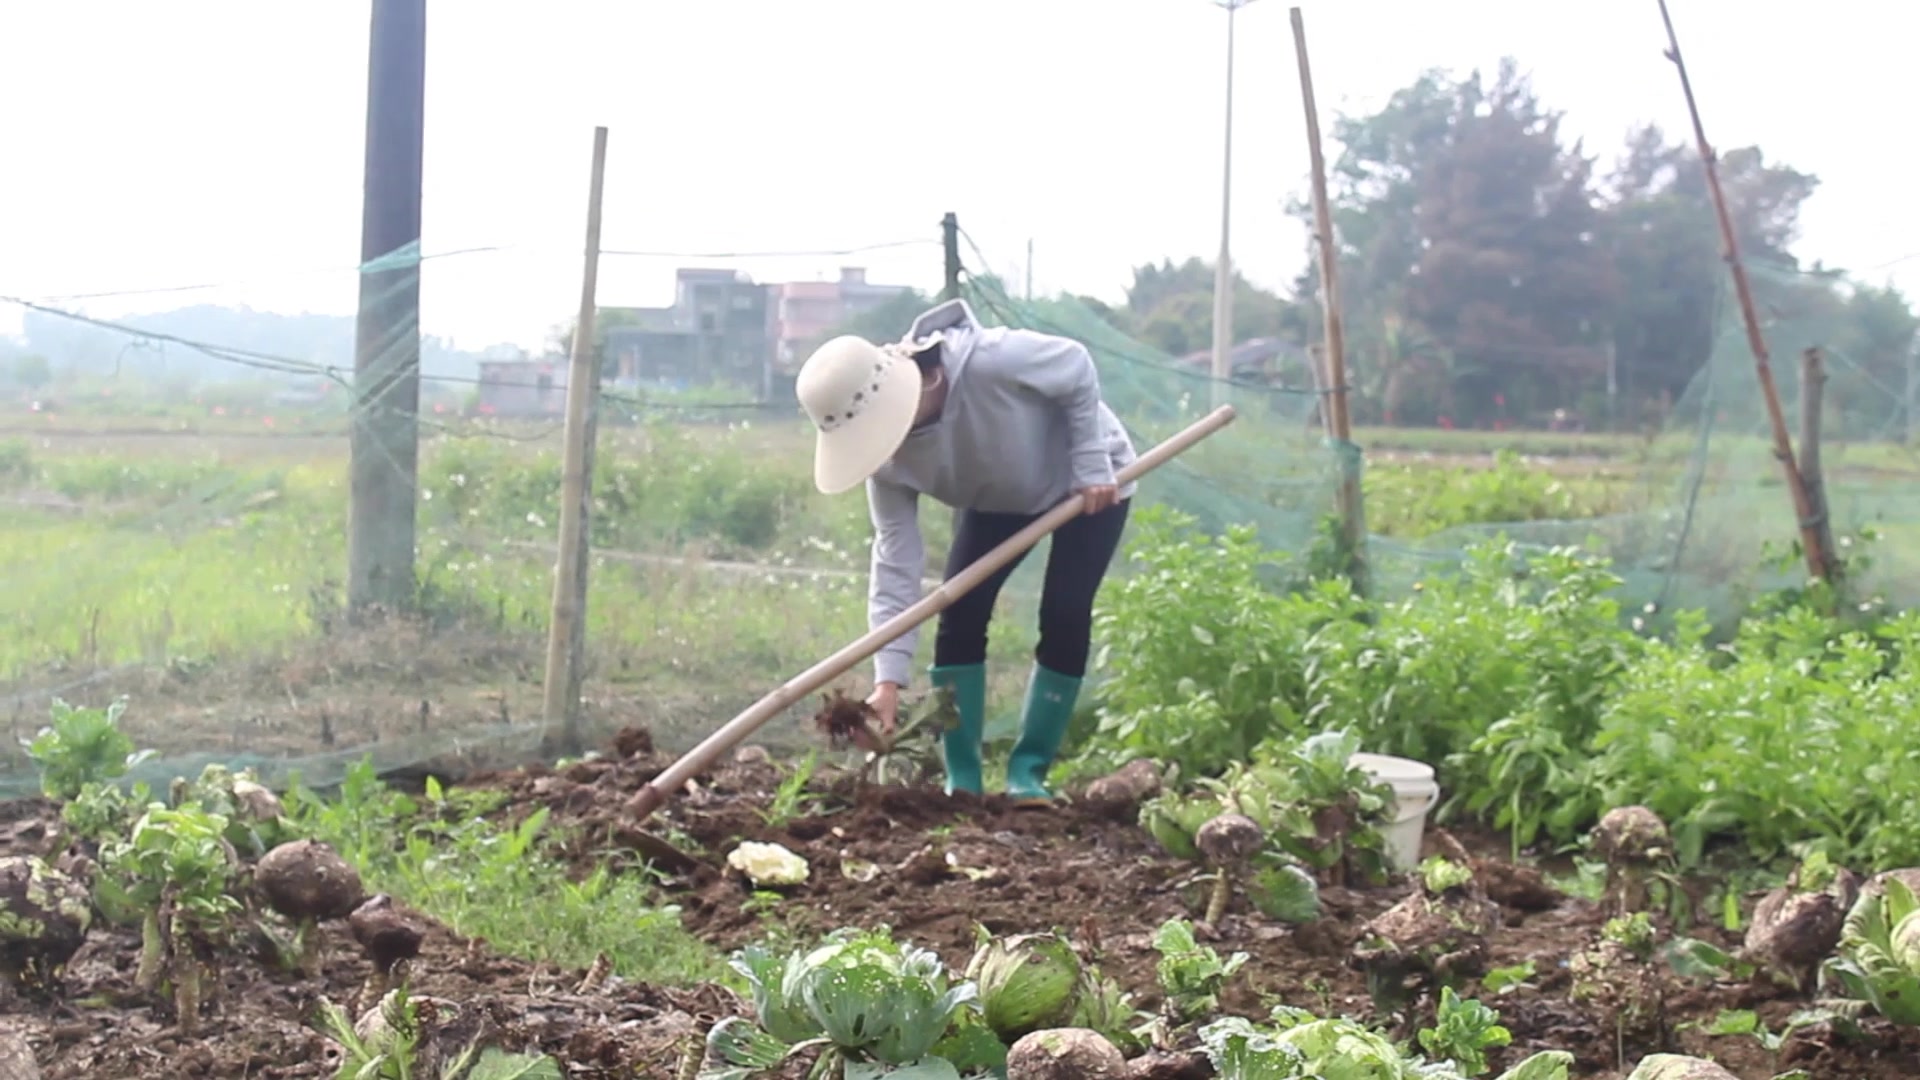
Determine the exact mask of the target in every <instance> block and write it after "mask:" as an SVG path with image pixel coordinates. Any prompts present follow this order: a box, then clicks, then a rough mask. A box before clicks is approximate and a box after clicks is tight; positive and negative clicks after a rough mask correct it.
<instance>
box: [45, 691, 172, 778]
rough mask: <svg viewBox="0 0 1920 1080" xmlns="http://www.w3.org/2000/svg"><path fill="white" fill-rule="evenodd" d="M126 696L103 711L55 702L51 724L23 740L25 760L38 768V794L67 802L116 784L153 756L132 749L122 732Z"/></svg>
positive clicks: (132, 746)
mask: <svg viewBox="0 0 1920 1080" xmlns="http://www.w3.org/2000/svg"><path fill="white" fill-rule="evenodd" d="M126 708H127V702H126V699H125V698H121V699H118V700H116V701H114V702H113V703H112V704H110V705H108V706H107V707H106V708H104V709H83V708H75V707H74V706H72V705H69V704H67V703H66V702H65V701H61V700H59V699H55V700H54V702H53V722H52V723H51V724H49V725H47V726H46V727H44V728H41V729H40V733H39V734H38V735H35V736H34V737H33V738H32V739H31V740H28V741H27V742H26V748H27V756H28V757H29V758H31V759H32V760H33V763H34V765H36V766H37V767H38V768H39V769H40V790H41V791H42V792H44V793H45V794H46V796H47V798H49V799H55V800H59V801H61V802H67V801H70V800H72V799H75V798H77V797H79V795H80V794H81V792H83V791H85V790H86V789H87V787H88V785H99V784H103V783H105V782H107V781H109V780H116V779H118V778H120V777H122V776H125V775H126V774H127V770H129V769H131V768H133V767H134V766H135V765H138V764H139V763H140V762H142V761H144V760H146V759H147V758H148V757H149V756H151V751H141V750H136V749H135V747H134V744H133V740H132V739H131V738H129V737H128V736H127V734H126V732H124V731H121V730H120V716H121V714H122V713H124V712H125V711H126Z"/></svg>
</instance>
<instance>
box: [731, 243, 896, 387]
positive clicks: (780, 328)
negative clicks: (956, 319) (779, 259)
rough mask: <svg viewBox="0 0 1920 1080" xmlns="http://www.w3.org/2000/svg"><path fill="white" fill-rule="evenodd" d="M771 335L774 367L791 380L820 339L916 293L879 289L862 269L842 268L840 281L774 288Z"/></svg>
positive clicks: (770, 307) (770, 305)
mask: <svg viewBox="0 0 1920 1080" xmlns="http://www.w3.org/2000/svg"><path fill="white" fill-rule="evenodd" d="M768 289H769V292H770V295H769V297H768V301H767V311H768V316H769V318H770V320H771V324H770V328H769V330H768V336H769V337H771V338H772V341H773V364H774V368H775V370H776V371H777V372H779V373H780V374H781V375H785V376H789V377H791V376H792V375H793V374H794V373H795V372H796V371H798V370H799V367H800V365H801V363H802V362H804V361H805V360H806V358H807V353H808V351H810V350H811V349H812V348H813V347H814V346H815V345H817V344H819V343H820V339H822V338H824V337H826V336H827V335H828V334H830V333H832V332H833V331H834V330H835V329H836V328H838V327H841V326H844V325H846V323H847V321H848V320H849V319H852V318H854V317H855V316H858V315H862V314H864V313H866V312H869V311H872V310H873V309H875V308H877V307H880V306H882V305H884V304H886V303H887V302H888V301H890V300H893V299H895V298H897V297H899V296H901V295H902V294H905V293H908V292H912V291H913V290H912V288H911V287H910V286H907V285H875V284H873V283H871V282H869V281H868V280H867V272H866V270H865V269H864V268H862V267H858V266H848V267H842V268H841V270H840V279H839V280H838V281H793V282H788V283H786V284H783V285H771V286H768Z"/></svg>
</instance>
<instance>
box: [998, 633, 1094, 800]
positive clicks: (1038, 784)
mask: <svg viewBox="0 0 1920 1080" xmlns="http://www.w3.org/2000/svg"><path fill="white" fill-rule="evenodd" d="M1080 682H1081V680H1079V679H1076V678H1074V677H1072V676H1070V675H1062V674H1060V673H1059V672H1057V671H1052V670H1049V669H1047V668H1045V667H1042V666H1041V665H1039V664H1035V665H1034V666H1033V675H1032V677H1031V680H1030V681H1029V682H1028V683H1027V703H1026V709H1025V711H1024V712H1022V713H1021V714H1020V741H1019V742H1018V743H1015V744H1014V747H1013V755H1012V756H1011V757H1009V758H1008V759H1007V795H1008V797H1010V798H1012V799H1013V800H1015V801H1016V802H1021V803H1051V802H1052V801H1053V793H1052V792H1050V791H1048V790H1047V770H1049V769H1051V768H1053V758H1054V755H1055V754H1058V753H1059V752H1060V742H1061V740H1063V739H1065V738H1066V736H1067V724H1068V722H1069V721H1071V720H1072V719H1073V707H1074V705H1075V704H1076V703H1077V702H1078V701H1079V699H1080Z"/></svg>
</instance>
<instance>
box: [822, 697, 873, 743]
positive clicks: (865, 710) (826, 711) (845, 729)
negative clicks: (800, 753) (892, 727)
mask: <svg viewBox="0 0 1920 1080" xmlns="http://www.w3.org/2000/svg"><path fill="white" fill-rule="evenodd" d="M879 719H880V718H879V716H878V714H876V713H875V712H874V711H873V706H871V705H869V704H867V703H866V702H864V701H859V700H856V699H854V698H850V697H848V696H846V695H845V694H843V693H841V692H840V691H838V690H835V691H834V692H832V693H830V694H827V695H825V696H823V697H822V698H821V705H820V711H819V712H817V713H814V714H813V726H814V729H815V730H816V731H818V732H820V734H822V735H824V736H826V738H827V744H828V745H829V746H832V747H833V748H834V749H836V750H843V749H845V748H847V747H849V746H856V747H859V748H860V749H862V750H867V751H871V752H874V753H879V752H881V751H883V750H884V749H885V745H886V744H885V740H884V739H882V738H881V737H880V732H879V731H878V730H877V729H878V726H879Z"/></svg>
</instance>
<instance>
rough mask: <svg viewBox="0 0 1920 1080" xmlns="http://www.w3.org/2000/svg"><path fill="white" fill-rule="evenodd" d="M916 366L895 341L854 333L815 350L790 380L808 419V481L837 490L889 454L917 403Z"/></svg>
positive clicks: (870, 470) (831, 492)
mask: <svg viewBox="0 0 1920 1080" xmlns="http://www.w3.org/2000/svg"><path fill="white" fill-rule="evenodd" d="M920 385H921V384H920V368H919V366H918V365H916V364H915V363H914V362H913V360H912V359H911V358H910V357H909V356H906V355H904V354H903V353H902V351H901V350H900V349H899V348H897V347H884V348H883V347H881V346H878V345H875V344H874V343H873V342H871V341H868V340H867V339H865V338H862V337H857V336H855V335H852V334H847V335H843V336H841V337H837V338H834V339H833V340H831V341H829V342H827V343H826V344H824V345H822V346H820V347H819V348H818V349H815V350H814V351H813V355H812V356H809V357H807V362H806V363H805V364H803V365H801V367H800V374H799V376H798V377H797V378H796V379H795V380H794V393H795V395H796V396H797V397H799V399H800V407H801V408H803V409H805V410H806V413H807V417H808V418H809V419H811V420H812V421H813V426H814V430H815V432H816V435H815V437H814V448H813V483H814V486H815V487H817V488H819V489H820V490H821V491H822V492H823V493H825V494H828V495H836V494H839V493H840V492H842V491H846V490H848V489H850V488H853V487H857V486H859V485H860V484H862V483H864V482H865V481H866V479H867V477H869V476H872V475H873V474H874V472H875V471H876V470H878V469H879V468H880V466H882V465H885V464H886V463H887V459H889V458H891V457H893V455H894V452H895V451H897V450H899V449H900V444H901V443H903V442H905V441H906V438H907V432H908V431H910V430H911V429H912V428H913V417H914V414H915V413H917V412H918V411H919V408H920Z"/></svg>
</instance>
